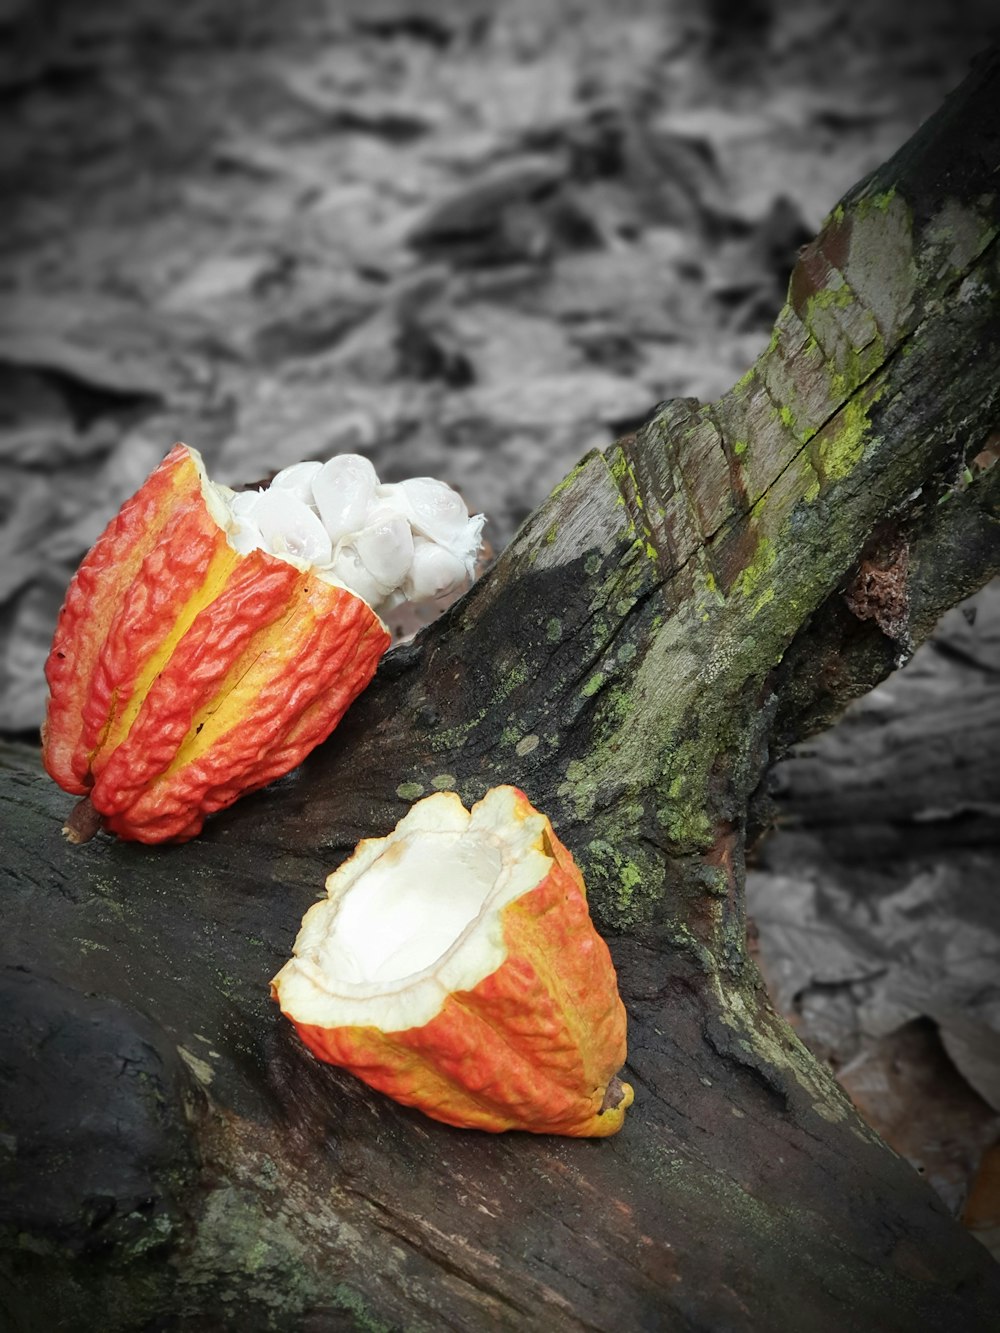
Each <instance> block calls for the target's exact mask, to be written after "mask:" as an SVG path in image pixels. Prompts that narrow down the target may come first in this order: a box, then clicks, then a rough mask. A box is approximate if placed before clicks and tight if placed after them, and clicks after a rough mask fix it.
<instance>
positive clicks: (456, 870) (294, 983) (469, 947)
mask: <svg viewBox="0 0 1000 1333" xmlns="http://www.w3.org/2000/svg"><path fill="white" fill-rule="evenodd" d="M545 825H546V821H545V818H544V816H542V815H540V814H538V813H536V812H531V813H529V814H525V806H524V804H523V802H519V801H518V799H517V795H516V793H515V792H514V790H513V788H511V787H495V788H494V789H493V790H492V791H490V792H489V793H488V794H487V795H486V797H484V799H483V800H482V801H480V802H479V803H478V804H477V805H474V806H473V807H472V810H471V811H468V810H466V809H465V807H464V806H463V805H462V802H461V800H460V799H459V797H458V796H456V795H455V794H454V793H451V792H439V793H437V794H436V795H434V796H429V797H427V798H426V799H425V800H423V801H419V802H417V804H416V805H414V806H413V807H412V808H411V810H410V812H409V813H408V814H407V815H406V816H405V817H404V818H403V819H402V820H401V821H400V822H399V824H397V825H396V828H395V829H394V830H393V832H392V833H390V834H389V836H388V837H386V838H371V839H367V840H366V841H364V842H362V843H360V844H359V845H358V847H357V850H356V851H355V853H354V855H353V856H352V857H351V858H350V859H349V860H347V861H345V862H344V864H343V865H342V866H341V867H340V868H339V869H338V870H336V871H334V873H333V874H332V875H330V877H329V878H328V879H327V881H326V898H325V899H324V900H323V901H321V902H318V903H316V904H315V905H314V906H312V907H311V908H310V909H309V911H308V912H307V913H306V915H305V917H304V919H303V921H302V928H301V930H300V931H299V934H298V937H297V938H296V941H295V946H294V957H293V958H292V959H291V961H290V962H288V963H286V964H285V966H284V967H283V968H282V969H281V971H280V972H279V973H278V975H277V976H276V977H275V978H274V982H273V983H272V984H273V986H274V988H275V991H276V993H277V995H278V997H279V999H280V1002H281V1007H282V1009H283V1010H284V1012H285V1013H287V1014H289V1015H290V1016H291V1017H292V1018H294V1019H295V1021H296V1022H298V1023H309V1024H315V1025H317V1026H322V1027H340V1026H352V1025H360V1026H375V1027H378V1028H381V1029H382V1030H383V1031H385V1032H398V1031H402V1030H404V1029H406V1028H410V1027H420V1026H422V1025H423V1024H424V1023H427V1022H429V1021H430V1019H431V1018H433V1017H434V1015H435V1014H436V1013H438V1012H439V1011H440V1009H441V1006H442V1005H443V1004H444V1001H445V1000H446V999H447V997H448V995H449V994H451V993H452V992H453V991H463V990H471V989H472V988H473V987H474V986H476V985H478V983H479V982H480V981H482V980H483V978H484V977H487V976H489V975H490V974H491V973H492V972H495V971H496V970H497V968H498V967H499V966H500V965H501V964H502V963H503V961H504V958H505V957H506V948H505V945H504V939H503V923H502V920H501V912H502V911H503V909H504V908H505V907H506V906H507V905H508V904H509V903H511V902H513V901H514V900H515V899H516V898H519V897H520V896H521V895H522V894H524V893H528V892H530V890H531V889H533V888H535V887H536V886H537V885H538V884H539V883H540V882H541V881H542V879H544V877H545V876H546V875H547V874H548V872H549V870H550V868H551V866H552V858H551V857H550V856H548V855H546V853H545V852H544V851H543V850H542V833H543V830H544V828H545Z"/></svg>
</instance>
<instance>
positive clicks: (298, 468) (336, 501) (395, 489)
mask: <svg viewBox="0 0 1000 1333" xmlns="http://www.w3.org/2000/svg"><path fill="white" fill-rule="evenodd" d="M215 489H216V492H217V494H218V495H219V496H220V497H221V499H222V500H223V501H224V503H225V505H226V507H227V513H226V524H225V526H226V529H227V532H228V537H229V542H230V544H231V545H232V546H233V547H235V549H236V550H237V551H240V552H241V553H243V554H246V553H248V552H249V551H253V550H256V549H258V548H259V549H262V550H265V551H269V552H271V554H272V555H276V556H279V557H280V558H282V559H285V560H290V561H291V562H292V563H299V562H302V563H304V564H308V565H311V566H313V568H314V569H315V570H316V573H317V574H318V575H319V576H320V578H323V579H325V580H326V581H327V582H329V583H334V584H340V585H342V586H343V587H345V588H349V589H350V590H351V592H353V593H356V594H357V595H358V596H359V597H362V598H364V600H365V601H366V602H367V603H368V604H369V606H371V607H372V609H373V610H375V611H378V612H382V611H389V610H391V609H392V608H393V607H395V606H399V605H400V604H401V603H402V602H418V601H424V600H426V599H430V598H434V597H440V596H442V595H444V594H445V593H450V592H454V591H455V590H456V589H457V588H459V587H461V585H462V584H463V583H464V582H465V581H466V580H467V579H471V578H472V575H473V569H474V566H475V562H476V556H477V554H478V552H479V547H480V542H481V536H482V530H483V524H484V523H485V521H486V520H485V518H484V516H483V515H482V514H476V515H474V516H473V517H471V518H470V516H469V511H468V509H467V508H466V507H465V503H464V501H463V500H462V497H461V496H460V495H458V493H457V492H456V491H453V490H452V488H451V487H450V486H448V485H446V484H445V483H444V482H443V481H435V480H434V478H433V477H413V478H411V479H410V480H409V481H402V482H398V483H397V484H395V485H386V486H383V485H382V484H381V483H380V482H379V479H378V476H377V475H376V472H375V469H374V468H373V467H372V465H371V463H369V461H368V460H367V458H362V457H361V455H360V454H340V455H338V456H337V457H336V458H331V459H330V460H329V461H328V462H326V463H319V462H305V463H295V464H294V465H293V466H292V467H287V468H284V469H283V470H282V471H281V472H279V473H278V474H277V476H276V477H274V479H273V480H272V481H271V483H270V485H269V486H267V487H265V488H264V489H262V490H257V491H240V492H233V491H231V490H229V489H228V487H224V486H218V487H216V488H215Z"/></svg>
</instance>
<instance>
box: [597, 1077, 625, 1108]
mask: <svg viewBox="0 0 1000 1333" xmlns="http://www.w3.org/2000/svg"><path fill="white" fill-rule="evenodd" d="M624 1100H625V1084H624V1083H623V1082H622V1081H621V1079H620V1078H619V1077H618V1075H617V1074H616V1075H615V1076H614V1078H613V1079H612V1080H611V1082H610V1083H609V1084H608V1090H607V1092H606V1093H605V1094H604V1101H603V1102H601V1109H600V1110H599V1111H598V1113H597V1114H598V1115H603V1114H604V1112H605V1111H613V1110H614V1109H615V1107H616V1106H619V1105H620V1104H621V1103H622V1102H623V1101H624Z"/></svg>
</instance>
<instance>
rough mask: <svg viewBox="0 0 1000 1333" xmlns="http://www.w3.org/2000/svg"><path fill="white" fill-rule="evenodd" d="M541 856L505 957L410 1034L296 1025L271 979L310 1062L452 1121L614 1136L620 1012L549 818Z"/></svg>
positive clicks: (506, 933)
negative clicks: (543, 862)
mask: <svg viewBox="0 0 1000 1333" xmlns="http://www.w3.org/2000/svg"><path fill="white" fill-rule="evenodd" d="M494 790H495V791H500V792H508V793H510V794H511V796H512V797H513V807H514V814H515V818H524V817H525V816H528V815H533V816H536V817H539V816H538V812H537V811H535V810H534V808H533V807H532V806H531V804H530V802H529V801H528V799H527V797H526V796H525V795H524V793H523V792H521V791H519V790H518V789H516V788H509V787H508V788H499V789H494ZM491 795H492V793H491ZM430 799H431V800H436V799H439V798H437V797H432V798H430ZM455 799H457V798H455ZM363 845H364V844H362V846H363ZM537 847H538V849H539V850H543V851H544V854H546V855H548V856H549V857H551V858H552V863H551V866H550V868H549V870H548V873H547V874H546V875H545V876H544V878H543V879H542V880H541V881H540V882H539V883H538V884H537V886H536V887H535V888H533V889H531V890H530V891H529V892H527V893H524V894H522V895H521V896H520V897H518V898H516V899H515V900H514V901H512V902H510V903H508V904H507V905H506V906H505V907H504V908H503V909H502V911H501V913H500V916H501V919H502V931H503V942H504V950H505V953H506V957H505V959H504V961H503V962H502V963H501V965H500V966H499V967H498V968H496V970H494V971H493V972H491V973H490V974H489V975H487V976H485V977H483V978H482V980H481V981H479V982H478V984H476V985H475V986H473V987H471V988H470V989H468V990H464V991H455V992H452V993H450V994H448V995H447V998H446V999H444V1002H443V1004H442V1005H441V1008H440V1010H439V1012H438V1013H437V1014H435V1015H434V1016H433V1017H432V1018H430V1020H429V1021H428V1022H426V1023H423V1024H422V1025H420V1026H414V1027H411V1028H407V1029H403V1030H399V1031H389V1032H386V1031H383V1030H381V1029H380V1028H378V1027H373V1026H336V1027H327V1026H321V1025H316V1024H310V1023H308V1022H303V1021H301V1019H300V1018H299V1017H297V1016H296V1014H295V1013H293V1012H290V1010H289V1009H288V1008H286V1007H285V1005H284V1003H282V999H283V997H282V976H281V974H280V973H279V975H278V977H276V978H275V981H274V982H273V983H272V993H273V994H274V997H275V998H276V999H278V1001H279V1003H282V1009H283V1010H284V1012H285V1013H286V1015H287V1016H288V1017H289V1018H290V1019H291V1020H292V1022H293V1023H294V1025H295V1027H296V1029H297V1031H298V1033H299V1035H300V1037H301V1038H302V1040H303V1042H304V1043H305V1044H306V1046H308V1048H309V1049H310V1050H311V1051H312V1052H313V1054H314V1055H316V1056H317V1057H318V1058H319V1059H321V1060H325V1061H328V1062H329V1063H331V1064H335V1065H340V1066H342V1067H343V1068H345V1069H348V1070H350V1071H351V1072H352V1073H353V1074H355V1075H357V1076H358V1077H359V1078H361V1079H363V1080H364V1081H365V1082H366V1083H368V1084H369V1085H370V1086H371V1087H373V1088H377V1089H378V1090H379V1091H380V1092H384V1093H386V1094H388V1095H389V1096H390V1097H392V1098H394V1099H395V1100H396V1101H399V1102H402V1103H404V1104H405V1105H408V1106H414V1107H417V1108H418V1109H419V1110H421V1111H423V1112H424V1113H425V1114H426V1115H428V1116H431V1117H433V1118H434V1119H436V1120H441V1121H444V1122H445V1123H446V1124H449V1125H455V1126H458V1127H462V1128H472V1129H481V1130H486V1131H489V1132H493V1133H500V1132H502V1131H505V1130H510V1129H520V1130H527V1131H530V1132H532V1133H538V1134H562V1135H569V1136H571V1137H576V1138H606V1137H608V1136H609V1135H612V1134H615V1133H617V1132H618V1130H619V1129H621V1127H622V1124H623V1122H624V1117H625V1111H626V1110H627V1108H628V1107H629V1106H630V1105H631V1104H632V1100H633V1092H632V1088H631V1087H630V1086H629V1085H628V1084H624V1083H621V1082H620V1081H619V1080H618V1078H617V1077H616V1076H617V1073H618V1071H619V1070H620V1069H621V1067H622V1065H623V1064H624V1063H625V1057H626V1014H625V1007H624V1005H623V1004H622V1001H621V999H620V997H619V994H618V985H617V978H616V975H615V970H614V965H613V963H612V961H611V956H610V953H609V951H608V947H607V945H606V944H605V942H604V940H603V939H602V938H601V936H600V935H599V934H598V933H597V931H596V930H595V928H594V925H593V923H592V921H591V919H590V914H589V911H588V909H587V900H586V889H585V887H584V883H583V878H582V876H581V875H580V872H579V870H578V868H577V866H576V864H575V862H574V861H573V858H572V856H571V855H570V853H569V851H568V850H567V849H566V848H565V847H564V846H563V845H562V843H561V842H560V841H559V840H558V838H557V837H556V835H555V833H554V832H553V830H552V826H551V824H549V822H548V820H545V821H544V829H543V830H542V832H541V834H540V836H539V837H538V839H537Z"/></svg>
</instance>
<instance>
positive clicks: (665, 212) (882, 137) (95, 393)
mask: <svg viewBox="0 0 1000 1333" xmlns="http://www.w3.org/2000/svg"><path fill="white" fill-rule="evenodd" d="M998 21H1000V13H998V7H997V3H996V0H960V2H957V3H952V4H950V5H942V4H941V3H940V2H939V0H881V2H880V3H879V4H878V5H869V4H862V3H860V0H856V2H855V3H848V2H846V0H843V2H838V0H797V3H796V4H794V5H791V4H780V3H778V2H777V0H743V3H725V2H724V0H711V2H710V3H704V4H699V3H695V2H694V0H663V2H662V3H652V0H339V2H338V0H284V3H282V4H280V5H275V4H268V3H265V2H264V0H186V2H185V3H184V4H177V3H173V2H171V0H130V3H128V4H123V3H120V0H90V3H88V4H86V5H81V4H74V3H71V2H70V0H61V2H59V0H0V98H2V101H3V122H4V125H5V134H4V136H3V138H2V141H0V170H2V173H3V179H4V190H3V198H4V201H5V204H4V209H3V217H2V220H0V733H2V734H3V735H6V736H7V737H8V738H11V739H15V740H17V741H20V742H22V743H28V744H36V743H37V728H38V725H39V723H40V721H41V718H42V714H43V710H44V682H43V678H42V664H43V662H44V658H45V655H46V653H47V650H48V643H49V639H50V637H51V633H52V628H53V624H54V621H55V616H56V613H57V611H58V608H59V605H60V603H61V600H62V596H63V593H64V591H65V587H66V584H67V582H68V580H69V578H70V576H71V574H72V571H73V569H74V568H75V567H76V564H77V563H78V561H79V560H80V558H81V557H82V555H83V554H84V553H85V551H86V550H87V549H88V547H89V546H90V545H91V543H92V542H93V541H94V539H95V538H96V536H97V535H98V533H99V532H100V531H101V529H102V527H103V526H104V524H105V523H106V522H107V520H108V518H109V517H111V515H112V514H113V513H114V512H115V511H116V510H117V508H118V506H119V505H120V504H121V502H122V501H123V500H124V499H125V498H126V497H127V496H128V495H130V494H131V493H132V492H133V491H134V490H135V489H136V488H137V487H138V486H139V485H140V483H141V482H142V480H143V479H144V478H145V476H146V475H147V473H148V472H149V471H150V470H151V469H152V468H153V467H154V466H155V465H156V463H157V462H158V461H159V460H160V459H161V458H162V457H163V455H164V454H165V453H166V452H167V451H168V449H169V448H170V446H171V444H172V443H173V442H174V441H175V440H184V441H186V442H187V443H188V444H191V445H193V446H195V447H197V448H198V449H199V450H201V452H202V453H203V455H204V456H205V459H206V462H207V464H208V467H209V471H210V473H211V474H212V476H213V477H214V478H216V479H217V480H221V481H224V482H227V483H229V484H240V483H245V482H252V481H255V480H258V479H261V478H263V477H266V476H267V475H269V474H270V473H272V472H274V471H275V470H276V469H278V468H280V467H283V466H285V465H287V464H290V463H293V462H297V461H299V460H301V459H306V458H326V457H329V456H330V455H331V454H334V453H338V452H345V451H350V452H360V453H363V454H365V455H367V456H368V457H369V458H370V459H371V460H372V462H373V463H374V464H375V466H376V468H377V469H378V471H379V473H380V475H381V476H382V478H383V480H386V481H396V480H400V479H402V478H403V477H407V476H413V475H421V474H427V473H429V474H431V475H435V476H439V477H442V478H443V479H445V480H447V481H449V482H451V483H452V484H453V485H455V486H456V487H458V488H459V489H460V490H461V492H462V493H463V495H464V496H465V498H466V500H467V502H468V504H469V507H470V509H472V510H482V511H485V513H486V514H487V515H488V519H489V523H488V527H487V534H488V537H489V541H490V544H491V548H492V550H493V552H497V551H499V550H500V549H502V547H503V546H504V545H505V544H506V543H507V542H508V541H509V540H510V538H511V536H512V534H513V532H514V531H515V529H516V527H517V525H518V524H519V523H520V522H521V520H522V519H523V518H524V517H525V516H526V515H527V514H528V513H529V512H530V511H531V510H532V509H533V508H534V507H535V505H537V504H538V503H539V501H540V500H542V499H543V498H544V496H545V495H546V494H547V493H548V491H549V490H550V489H551V487H552V486H553V485H554V484H555V483H556V482H557V481H559V480H560V479H561V478H562V477H563V476H564V475H565V473H566V472H567V471H568V470H569V469H570V468H571V467H572V466H573V464H574V463H575V462H576V461H577V460H578V459H579V458H580V457H581V456H582V455H583V454H584V453H586V452H587V451H588V450H589V449H591V448H594V447H598V448H600V447H604V446H605V445H607V444H609V443H610V442H611V441H612V440H613V439H614V438H616V436H619V435H621V434H623V433H626V432H628V431H630V430H633V429H634V428H636V427H637V426H638V425H640V424H641V423H642V422H643V421H645V420H646V419H647V418H648V417H649V416H650V414H651V413H652V411H653V410H654V409H655V405H656V404H657V402H658V401H660V400H662V399H665V398H670V397H676V396H687V395H692V396H696V397H699V398H702V399H711V398H714V397H716V396H718V395H719V394H720V393H722V392H723V391H724V390H726V389H727V388H728V387H730V385H731V384H732V383H733V382H734V381H735V380H736V379H738V378H739V376H740V375H741V374H742V373H743V372H744V371H745V370H746V369H747V368H748V367H749V365H750V364H751V363H752V361H753V360H754V359H755V357H756V356H757V354H758V353H759V352H760V351H761V350H762V348H763V347H764V346H765V345H766V343H767V340H768V337H769V334H770V330H771V326H772V323H773V321H774V318H775V316H776V315H777V313H778V310H779V309H780V306H781V304H782V302H783V299H784V292H785V286H786V283H787V278H788V274H789V271H790V269H791V266H792V263H793V262H794V258H795V253H796V250H797V248H798V247H799V246H800V245H802V244H804V243H805V242H806V241H807V240H809V239H810V238H811V237H812V236H813V234H814V233H815V232H816V231H817V230H818V228H819V227H820V225H821V223H822V221H823V218H824V217H825V216H826V214H827V213H828V212H829V211H830V210H831V209H832V208H833V206H834V205H835V204H836V202H837V200H838V198H839V197H840V196H841V195H842V194H843V193H844V192H845V191H846V190H847V189H848V188H849V187H850V186H852V185H853V184H854V183H855V182H856V181H857V180H859V179H860V178H861V177H863V176H864V175H865V174H867V172H869V171H870V170H872V169H873V168H874V167H876V166H878V165H879V164H880V163H881V162H882V161H883V160H885V158H887V157H888V156H890V155H891V154H892V152H893V151H894V150H895V149H896V148H897V147H898V146H899V145H901V144H902V143H903V142H904V140H906V139H907V138H908V137H909V136H910V135H911V134H912V132H913V131H914V130H915V129H916V127H917V126H918V125H919V124H920V122H921V121H922V120H924V119H925V118H926V117H927V116H928V115H929V114H930V113H931V112H932V111H934V110H935V109H936V108H937V106H938V105H939V104H940V103H941V101H942V100H943V99H944V97H945V95H946V94H947V92H948V91H949V90H950V89H951V88H953V87H954V86H955V85H956V84H957V83H958V82H960V81H961V79H962V78H963V77H964V74H965V72H966V70H967V68H968V65H969V61H970V59H971V57H972V56H973V55H974V54H975V53H976V52H977V51H979V50H982V49H983V48H984V47H985V46H986V45H987V44H988V41H989V40H990V37H991V36H995V35H996V26H997V24H998ZM412 627H413V626H412V624H404V623H401V624H400V626H399V628H400V630H401V631H402V630H406V629H410V628H412ZM998 672H1000V594H998V591H997V588H996V587H992V586H991V587H989V588H987V589H986V590H984V592H983V593H982V594H980V595H979V596H978V597H977V598H975V599H973V600H972V601H971V602H970V603H967V604H966V605H965V606H964V607H963V608H959V609H957V610H955V611H953V612H952V613H950V614H949V616H947V617H946V618H945V620H944V621H943V622H942V625H941V626H940V627H939V629H938V631H937V634H936V635H935V637H934V639H933V640H932V641H931V642H930V643H929V644H928V645H926V646H925V648H924V649H922V650H921V651H920V652H919V653H918V654H917V655H916V657H915V658H914V659H913V661H912V662H911V663H910V664H909V665H908V667H907V668H906V670H905V671H903V672H901V673H898V674H897V676H895V677H894V678H892V679H891V680H890V681H888V682H886V684H885V685H884V686H882V687H881V688H880V689H879V690H877V691H875V693H874V694H872V695H870V696H869V697H868V698H867V699H865V700H862V701H861V702H860V703H859V704H858V705H856V706H855V707H854V708H853V709H852V710H851V711H850V713H849V714H848V716H847V718H846V719H845V721H844V722H843V723H842V724H841V725H840V726H839V727H838V728H836V729H835V730H834V731H832V732H830V733H828V734H827V735H826V736H824V737H822V738H819V739H818V740H817V741H815V742H811V743H810V744H808V745H806V746H803V747H800V749H799V751H798V752H796V754H795V755H793V756H792V757H791V758H790V759H789V760H787V761H786V762H785V763H784V764H782V765H780V766H779V768H778V769H777V770H776V772H775V774H774V779H773V781H774V790H775V796H776V799H777V801H778V810H779V815H778V825H777V830H776V832H775V833H773V834H772V835H771V836H770V837H769V838H768V839H767V840H766V841H765V842H764V843H763V844H762V845H761V846H760V848H759V849H758V851H757V857H756V869H755V870H754V872H753V874H752V875H751V880H750V885H749V900H750V909H751V913H752V915H753V917H754V921H755V923H756V926H755V930H756V936H755V947H756V948H757V951H758V956H759V959H760V962H761V965H762V967H763V968H764V970H765V974H766V976H767V978H768V982H769V985H770V987H771V990H772V994H773V995H774V997H775V999H776V1002H777V1003H778V1004H779V1006H780V1007H781V1009H782V1011H783V1012H784V1013H785V1014H786V1015H787V1016H788V1017H789V1018H790V1019H791V1020H792V1021H793V1022H794V1023H795V1024H796V1025H797V1026H798V1028H799V1030H800V1032H801V1033H802V1035H803V1037H804V1038H805V1039H806V1040H807V1041H808V1042H809V1043H810V1044H811V1045H812V1046H813V1048H814V1049H815V1050H816V1051H817V1053H818V1054H820V1056H821V1057H822V1058H824V1059H826V1060H828V1061H829V1062H830V1064H831V1065H832V1066H833V1067H834V1069H835V1070H836V1071H837V1073H838V1076H839V1077H840V1078H841V1081H842V1082H843V1083H844V1085H845V1087H846V1088H847V1089H848V1091H849V1093H850V1094H851V1096H852V1097H853V1098H854V1099H855V1101H856V1103H857V1104H858V1105H859V1107H860V1108H861V1110H862V1112H863V1113H864V1114H865V1115H866V1116H867V1117H868V1118H869V1119H870V1121H871V1122H872V1123H873V1124H874V1125H875V1126H876V1128H878V1129H879V1130H880V1132H882V1133H883V1134H884V1135H885V1136H886V1137H887V1138H888V1139H889V1141H890V1142H891V1143H893V1145H894V1146H895V1147H896V1148H897V1150H898V1151H900V1152H902V1153H904V1154H905V1155H906V1156H907V1157H909V1158H910V1160H911V1161H912V1162H913V1163H914V1166H915V1167H916V1168H917V1169H918V1170H922V1171H924V1172H925V1173H926V1174H927V1175H928V1177H929V1179H930V1180H931V1183H932V1184H933V1185H934V1186H935V1188H936V1189H937V1190H938V1192H939V1194H940V1195H941V1197H942V1198H943V1199H944V1201H945V1202H946V1204H947V1205H948V1207H949V1208H951V1209H952V1211H953V1212H954V1213H955V1214H956V1215H957V1216H960V1217H962V1218H963V1220H964V1221H965V1222H966V1224H967V1225H968V1226H969V1227H970V1228H972V1229H973V1230H974V1232H975V1234H977V1235H978V1236H979V1237H980V1239H982V1240H983V1241H984V1243H987V1244H989V1245H990V1246H991V1247H992V1248H993V1250H994V1253H997V1254H1000V1147H998V1142H1000V1114H998V1113H1000V1035H998V1034H1000V891H998V890H1000V821H998V818H997V817H998V815H1000V707H998V705H997V703H996V698H997V689H996V687H997V677H998Z"/></svg>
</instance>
